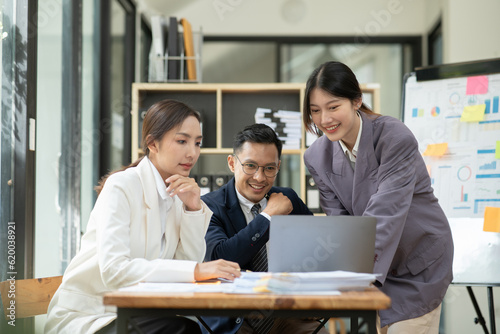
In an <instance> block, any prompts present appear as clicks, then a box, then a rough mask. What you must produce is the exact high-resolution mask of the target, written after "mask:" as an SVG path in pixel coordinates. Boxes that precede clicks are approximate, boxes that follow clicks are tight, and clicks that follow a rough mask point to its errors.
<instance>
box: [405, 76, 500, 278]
mask: <svg viewBox="0 0 500 334" xmlns="http://www.w3.org/2000/svg"><path fill="white" fill-rule="evenodd" d="M471 78H472V79H471ZM477 78H478V76H475V77H467V76H462V77H452V78H445V79H438V80H429V81H417V79H416V76H415V74H414V73H412V74H410V75H408V76H407V78H406V80H405V84H404V89H403V93H404V95H403V110H402V112H403V121H404V123H405V124H406V125H407V126H408V128H409V129H410V130H411V131H412V132H413V134H414V135H415V137H416V138H417V140H418V143H419V151H420V152H421V153H422V154H423V153H424V152H425V150H426V149H427V147H428V145H429V144H440V143H447V144H448V149H447V151H446V152H445V154H444V155H442V156H439V157H438V156H424V161H425V164H426V166H427V170H428V172H429V175H430V177H431V182H432V187H433V188H434V194H435V195H436V197H437V198H438V200H439V203H440V205H441V207H442V208H443V210H444V212H445V214H446V216H447V217H448V220H449V222H450V227H451V231H452V235H453V243H454V248H455V250H454V258H453V276H454V278H453V283H457V284H467V285H471V284H480V285H500V233H494V232H484V231H483V224H484V209H485V207H487V206H492V207H500V159H498V156H497V150H500V148H498V147H497V146H498V143H497V142H499V141H500V103H499V96H500V74H489V75H484V76H481V78H480V79H481V81H482V82H483V86H481V87H476V88H477V90H474V89H471V88H474V87H471V82H472V83H474V82H477V81H475V80H476V79H477ZM485 82H486V86H485V84H484V83H485ZM482 104H484V105H485V106H484V110H485V113H484V118H483V119H482V120H481V121H479V122H461V116H462V113H463V110H464V108H465V107H467V106H475V105H482Z"/></svg>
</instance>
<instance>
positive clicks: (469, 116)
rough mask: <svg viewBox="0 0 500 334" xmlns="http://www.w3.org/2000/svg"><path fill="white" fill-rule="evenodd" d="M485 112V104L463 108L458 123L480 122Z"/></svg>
mask: <svg viewBox="0 0 500 334" xmlns="http://www.w3.org/2000/svg"><path fill="white" fill-rule="evenodd" d="M485 110H486V104H478V105H477V106H467V107H464V111H463V112H462V117H460V122H481V121H482V120H483V119H484V111H485Z"/></svg>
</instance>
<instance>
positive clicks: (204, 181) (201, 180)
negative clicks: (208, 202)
mask: <svg viewBox="0 0 500 334" xmlns="http://www.w3.org/2000/svg"><path fill="white" fill-rule="evenodd" d="M195 179H196V182H197V183H198V186H199V187H200V196H203V195H205V194H208V193H209V192H210V191H211V190H212V176H211V175H197V176H196V177H195Z"/></svg>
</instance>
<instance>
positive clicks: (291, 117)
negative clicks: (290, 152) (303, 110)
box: [255, 108, 302, 149]
mask: <svg viewBox="0 0 500 334" xmlns="http://www.w3.org/2000/svg"><path fill="white" fill-rule="evenodd" d="M301 122H302V120H301V115H300V112H299V111H288V110H272V109H267V108H257V111H256V112H255V123H263V124H266V125H268V126H269V127H271V128H273V129H274V131H276V133H277V134H278V137H279V139H280V140H281V141H282V142H283V148H284V149H300V139H301V136H302V130H301V129H302V125H301V124H302V123H301Z"/></svg>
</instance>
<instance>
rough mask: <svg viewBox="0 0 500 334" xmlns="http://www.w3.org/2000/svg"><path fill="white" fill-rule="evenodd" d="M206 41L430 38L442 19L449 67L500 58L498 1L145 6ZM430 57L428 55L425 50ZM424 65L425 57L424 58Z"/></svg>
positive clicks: (219, 0) (295, 0) (226, 1)
mask: <svg viewBox="0 0 500 334" xmlns="http://www.w3.org/2000/svg"><path fill="white" fill-rule="evenodd" d="M138 2H139V9H141V10H144V11H145V12H146V13H148V14H154V13H156V14H163V15H167V16H168V15H175V16H177V17H186V18H187V19H188V20H189V21H190V22H191V24H192V25H193V28H194V29H198V28H199V27H200V26H201V27H202V28H203V31H204V33H205V34H206V35H248V36H255V35H307V36H315V35H316V36H322V35H329V36H333V35H335V36H342V35H354V36H357V37H359V39H360V41H361V42H363V41H364V40H363V39H365V38H366V37H368V38H369V37H373V36H383V35H421V36H425V35H426V34H427V33H429V31H430V29H432V28H433V27H434V25H435V24H436V22H437V21H438V19H439V16H440V15H442V20H443V22H442V23H443V38H444V42H443V45H444V50H443V51H444V62H445V63H450V62H463V61H471V60H477V59H486V58H495V57H500V38H499V37H498V32H499V31H500V20H499V19H498V15H499V13H500V1H498V0H477V1H475V2H470V1H468V0H420V1H415V0H366V1H342V0H330V1H328V0H315V1H306V0H276V1H266V0H252V1H250V0H210V1H204V0H186V1H182V2H181V1H164V0H142V1H138ZM424 51H425V50H424ZM424 59H425V57H424Z"/></svg>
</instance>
